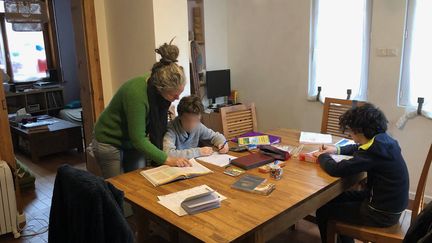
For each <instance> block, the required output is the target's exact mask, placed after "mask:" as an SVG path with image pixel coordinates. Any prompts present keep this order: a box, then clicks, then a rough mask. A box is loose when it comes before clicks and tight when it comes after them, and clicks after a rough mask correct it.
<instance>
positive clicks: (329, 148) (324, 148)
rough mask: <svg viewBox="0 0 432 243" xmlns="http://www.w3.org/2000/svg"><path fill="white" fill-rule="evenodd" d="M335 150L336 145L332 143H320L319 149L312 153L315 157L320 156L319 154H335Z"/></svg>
mask: <svg viewBox="0 0 432 243" xmlns="http://www.w3.org/2000/svg"><path fill="white" fill-rule="evenodd" d="M336 152H337V149H336V146H334V145H324V144H322V145H321V146H320V148H319V151H316V152H314V153H313V155H314V156H315V157H318V156H320V155H321V154H324V153H327V154H335V153H336Z"/></svg>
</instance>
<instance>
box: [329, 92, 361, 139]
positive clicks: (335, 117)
mask: <svg viewBox="0 0 432 243" xmlns="http://www.w3.org/2000/svg"><path fill="white" fill-rule="evenodd" d="M364 104H365V102H361V101H356V100H343V99H335V98H326V99H325V101H324V108H323V116H322V121H321V133H326V134H331V135H335V136H339V137H344V138H350V137H349V135H348V134H345V133H344V132H342V131H341V130H340V128H339V117H340V116H341V115H342V114H344V113H345V112H346V111H348V110H349V109H351V108H352V107H355V106H361V105H364Z"/></svg>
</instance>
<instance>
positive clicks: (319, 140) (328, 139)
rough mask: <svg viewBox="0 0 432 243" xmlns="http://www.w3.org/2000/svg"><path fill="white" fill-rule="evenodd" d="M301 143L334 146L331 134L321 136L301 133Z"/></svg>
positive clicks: (312, 133) (319, 134)
mask: <svg viewBox="0 0 432 243" xmlns="http://www.w3.org/2000/svg"><path fill="white" fill-rule="evenodd" d="M300 143H303V144H332V136H331V135H330V134H321V133H314V132H301V134H300Z"/></svg>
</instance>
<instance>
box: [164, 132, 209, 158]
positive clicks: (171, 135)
mask: <svg viewBox="0 0 432 243" xmlns="http://www.w3.org/2000/svg"><path fill="white" fill-rule="evenodd" d="M176 137H177V135H176V133H175V132H174V131H173V130H171V129H168V131H167V132H166V133H165V136H164V139H163V151H164V152H165V153H167V154H168V156H170V157H176V158H187V159H192V158H196V157H200V156H201V152H200V149H199V148H190V149H177V147H176V144H175V143H176Z"/></svg>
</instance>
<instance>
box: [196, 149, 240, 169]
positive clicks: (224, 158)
mask: <svg viewBox="0 0 432 243" xmlns="http://www.w3.org/2000/svg"><path fill="white" fill-rule="evenodd" d="M235 158H237V157H235V156H232V155H229V154H220V153H218V152H214V153H213V154H212V155H209V156H203V157H198V158H196V159H198V160H200V161H204V162H206V163H209V164H213V165H217V166H219V167H225V166H227V165H229V164H230V162H231V160H233V159H235Z"/></svg>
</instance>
